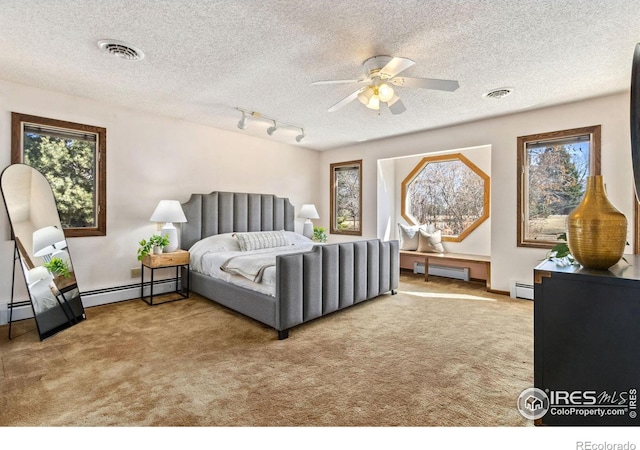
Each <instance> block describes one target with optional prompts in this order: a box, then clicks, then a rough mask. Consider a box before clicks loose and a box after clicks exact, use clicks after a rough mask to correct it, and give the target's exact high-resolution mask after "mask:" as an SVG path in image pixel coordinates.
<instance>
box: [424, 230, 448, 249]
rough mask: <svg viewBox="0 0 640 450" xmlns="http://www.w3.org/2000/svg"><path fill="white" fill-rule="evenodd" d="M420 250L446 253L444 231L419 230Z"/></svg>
mask: <svg viewBox="0 0 640 450" xmlns="http://www.w3.org/2000/svg"><path fill="white" fill-rule="evenodd" d="M418 251H419V252H426V253H444V246H443V245H442V231H440V230H436V231H434V232H433V233H427V232H426V231H424V230H422V229H420V230H418Z"/></svg>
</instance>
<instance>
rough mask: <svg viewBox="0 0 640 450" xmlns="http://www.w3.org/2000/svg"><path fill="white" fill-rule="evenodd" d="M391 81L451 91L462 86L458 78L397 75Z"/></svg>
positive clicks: (413, 86)
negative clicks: (445, 78)
mask: <svg viewBox="0 0 640 450" xmlns="http://www.w3.org/2000/svg"><path fill="white" fill-rule="evenodd" d="M390 81H391V84H394V85H396V86H406V87H412V88H422V89H435V90H438V91H449V92H453V91H455V90H456V89H458V88H459V87H460V84H459V83H458V82H457V81H456V80H439V79H437V78H410V77H395V78H393V79H392V80H390Z"/></svg>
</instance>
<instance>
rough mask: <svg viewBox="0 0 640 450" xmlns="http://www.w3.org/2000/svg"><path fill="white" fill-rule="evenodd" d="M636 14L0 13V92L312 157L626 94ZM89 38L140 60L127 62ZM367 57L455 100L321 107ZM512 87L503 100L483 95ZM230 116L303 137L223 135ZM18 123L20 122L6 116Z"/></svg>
mask: <svg viewBox="0 0 640 450" xmlns="http://www.w3.org/2000/svg"><path fill="white" fill-rule="evenodd" d="M638 11H640V0H581V1H578V0H564V1H560V0H510V1H508V0H491V1H488V0H458V1H456V0H436V1H430V0H419V1H411V0H368V1H353V0H350V1H335V0H280V1H275V0H264V1H247V0H244V1H243V0H227V1H205V0H200V1H196V0H157V1H156V0H147V1H141V0H93V1H86V0H82V1H80V0H55V1H53V0H0V78H1V79H5V80H9V81H14V82H17V83H22V84H26V85H31V86H37V87H41V88H45V89H49V90H53V91H59V92H64V93H68V94H72V95H77V96H80V97H86V98H91V99H95V100H99V101H103V102H108V103H113V104H117V105H123V106H126V107H130V108H134V109H138V110H142V111H149V112H153V113H159V114H163V115H166V116H171V117H176V118H180V119H184V120H187V121H191V122H196V123H201V124H204V125H207V126H211V127H215V128H220V129H225V130H230V131H233V132H237V133H244V134H249V135H253V136H256V137H259V138H263V139H270V140H277V141H281V142H286V143H291V144H294V145H300V146H304V147H308V148H313V149H317V150H325V149H330V148H335V147H339V146H342V145H347V144H351V143H354V142H361V141H366V140H372V139H378V138H384V137H388V136H395V135H400V134H405V133H412V132H416V131H420V130H426V129H431V128H436V127H442V126H445V125H449V124H453V123H460V122H466V121H472V120H477V119H480V118H483V117H489V116H496V115H503V114H509V113H512V112H516V111H521V110H524V109H531V108H540V107H545V106H549V105H553V104H559V103H566V102H571V101H575V100H580V99H585V98H590V97H596V96H601V95H607V94H611V93H615V92H622V91H628V89H629V83H630V78H631V62H632V58H633V51H634V48H635V44H636V43H637V42H640V14H639V13H638ZM101 39H117V40H121V41H125V42H127V43H129V44H131V45H133V46H135V47H137V48H139V49H141V50H142V51H143V52H144V54H145V58H144V59H143V60H141V61H138V62H132V61H126V60H123V59H118V58H114V57H112V56H109V55H107V54H105V53H102V52H100V50H99V49H98V46H97V42H98V41H99V40H101ZM375 55H390V56H401V57H405V58H410V59H413V60H414V61H415V62H416V64H415V65H414V66H413V67H411V68H409V69H407V70H406V71H405V72H403V73H402V75H405V76H409V77H426V78H444V79H454V80H458V81H459V83H460V88H459V89H458V90H457V91H455V92H441V91H433V90H424V89H411V88H406V87H405V88H397V89H396V91H397V93H398V95H399V96H400V97H401V99H402V100H403V102H404V104H405V106H406V108H407V111H406V112H405V113H403V114H400V115H395V116H394V115H391V114H390V113H389V111H388V110H386V109H384V110H382V112H381V113H380V114H377V113H376V112H374V111H372V110H369V109H367V108H365V107H364V106H363V105H362V104H360V103H359V102H358V101H357V100H356V101H354V102H351V103H350V104H348V105H347V106H345V107H343V108H342V109H340V110H338V111H336V112H332V113H329V112H327V111H326V110H327V108H329V107H330V106H332V105H333V104H334V103H336V102H337V101H338V100H340V99H341V98H343V97H345V96H347V95H348V94H350V93H351V92H352V91H354V90H355V89H356V88H357V87H358V86H356V85H322V86H311V82H313V81H316V80H327V79H352V78H358V77H359V76H361V75H362V63H363V62H364V61H365V60H366V59H367V58H369V57H371V56H375ZM502 87H512V88H514V89H515V90H514V92H513V93H512V94H511V95H509V96H507V97H504V98H502V99H488V98H484V97H483V94H484V93H486V92H487V91H490V90H493V89H496V88H502ZM236 107H240V108H244V109H247V110H251V111H258V112H260V113H262V114H264V115H266V116H268V117H272V118H275V119H278V120H281V121H283V122H287V123H291V124H295V125H300V126H302V127H304V129H305V132H306V138H305V139H304V140H303V141H302V142H301V143H300V144H296V142H295V139H294V137H295V135H296V134H297V133H296V132H295V131H293V130H291V131H284V130H281V131H277V132H276V133H274V134H273V136H268V135H267V134H266V132H265V130H266V128H267V127H268V126H270V125H271V124H270V123H268V122H266V121H257V122H256V121H250V123H249V126H248V127H247V129H246V130H244V131H242V130H239V129H238V128H237V127H236V124H237V122H238V120H239V119H240V113H239V112H238V111H237V110H236V109H235V108H236ZM21 112H25V113H29V111H21Z"/></svg>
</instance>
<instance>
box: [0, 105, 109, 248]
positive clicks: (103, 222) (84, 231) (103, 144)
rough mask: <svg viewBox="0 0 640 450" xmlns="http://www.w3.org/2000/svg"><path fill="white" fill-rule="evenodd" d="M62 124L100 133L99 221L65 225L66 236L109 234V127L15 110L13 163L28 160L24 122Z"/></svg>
mask: <svg viewBox="0 0 640 450" xmlns="http://www.w3.org/2000/svg"><path fill="white" fill-rule="evenodd" d="M25 124H28V125H33V126H42V127H45V128H59V129H62V130H70V131H72V132H83V133H90V134H95V135H96V162H95V173H96V178H97V179H96V183H95V197H96V208H97V209H98V210H97V211H96V224H95V226H94V227H83V228H80V227H75V228H65V229H64V234H65V236H66V237H83V236H106V234H107V129H106V128H102V127H97V126H93V125H85V124H80V123H75V122H67V121H64V120H58V119H51V118H47V117H38V116H32V115H28V114H22V113H16V112H12V113H11V164H20V163H23V164H24V163H25V162H24V140H23V137H24V125H25Z"/></svg>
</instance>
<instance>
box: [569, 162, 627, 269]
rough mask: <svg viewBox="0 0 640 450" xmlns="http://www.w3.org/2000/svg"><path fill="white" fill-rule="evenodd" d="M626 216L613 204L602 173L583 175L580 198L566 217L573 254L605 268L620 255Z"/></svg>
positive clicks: (586, 263)
mask: <svg viewBox="0 0 640 450" xmlns="http://www.w3.org/2000/svg"><path fill="white" fill-rule="evenodd" d="M626 242H627V218H626V217H625V216H624V214H622V213H621V212H620V211H618V210H617V209H616V208H615V206H613V205H612V204H611V203H610V202H609V199H608V198H607V194H606V192H605V188H604V181H603V179H602V175H593V176H590V177H588V178H587V191H586V192H585V194H584V198H583V199H582V202H581V203H580V204H579V205H578V206H577V207H576V209H574V210H573V211H571V213H570V214H569V217H568V219H567V243H568V244H569V250H570V251H571V254H572V255H573V257H574V258H575V259H576V261H578V262H579V263H580V264H582V266H583V267H586V268H588V269H598V270H607V269H608V268H609V267H611V266H613V265H614V264H616V263H617V262H618V261H620V258H622V255H623V253H624V246H625V244H626Z"/></svg>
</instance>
